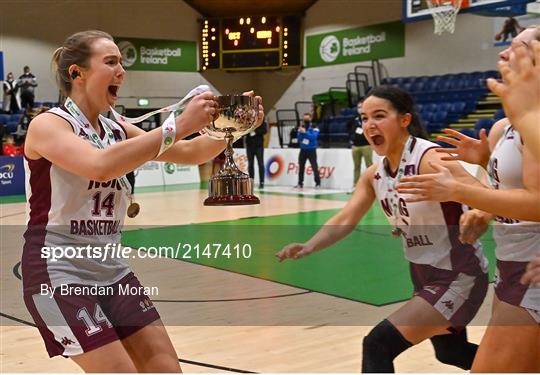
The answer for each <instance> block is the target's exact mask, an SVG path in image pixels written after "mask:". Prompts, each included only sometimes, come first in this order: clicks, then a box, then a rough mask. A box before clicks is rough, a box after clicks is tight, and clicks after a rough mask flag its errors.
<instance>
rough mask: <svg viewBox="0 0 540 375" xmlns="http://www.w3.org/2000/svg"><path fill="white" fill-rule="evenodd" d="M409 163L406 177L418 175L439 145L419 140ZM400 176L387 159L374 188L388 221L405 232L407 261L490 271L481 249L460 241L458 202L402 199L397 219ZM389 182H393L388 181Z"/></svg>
mask: <svg viewBox="0 0 540 375" xmlns="http://www.w3.org/2000/svg"><path fill="white" fill-rule="evenodd" d="M410 147H411V150H410V157H409V160H405V161H404V163H405V167H404V175H405V176H411V175H416V174H418V171H419V169H420V162H421V160H422V157H423V156H424V154H425V153H426V151H428V150H429V149H431V148H434V147H438V145H437V144H435V143H432V142H429V141H426V140H424V139H420V138H415V139H414V140H413V142H412V143H411V146H410ZM396 174H397V173H392V171H390V170H389V166H388V163H387V160H386V158H383V160H382V161H381V163H380V164H379V166H378V169H377V171H376V172H375V178H374V179H373V188H374V190H375V194H376V196H377V199H378V200H379V202H380V205H381V207H382V209H383V211H384V214H385V216H386V217H387V219H388V221H389V222H390V223H391V224H392V225H394V223H397V225H398V226H399V228H400V229H401V230H402V232H403V235H402V237H403V246H404V250H405V257H406V258H407V259H408V260H409V261H411V262H413V263H417V264H428V265H431V266H433V267H436V268H442V269H446V270H454V271H459V272H464V273H470V274H473V273H477V272H478V271H479V270H481V271H484V272H485V270H486V269H487V260H486V258H485V257H484V255H483V254H482V251H481V245H480V243H479V242H477V243H476V244H475V245H474V246H471V245H465V244H462V243H461V242H460V241H459V239H458V236H459V217H460V216H461V214H462V213H463V209H462V205H461V204H459V203H456V202H442V203H439V202H418V203H406V202H405V199H406V198H408V197H409V195H407V194H399V195H398V209H397V210H396V215H397V217H394V211H393V210H392V207H391V204H390V201H391V200H390V197H391V196H392V195H393V194H395V192H394V191H393V189H389V188H388V186H391V185H392V183H389V182H395V178H396ZM388 179H389V180H390V181H388Z"/></svg>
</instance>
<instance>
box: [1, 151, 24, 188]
mask: <svg viewBox="0 0 540 375" xmlns="http://www.w3.org/2000/svg"><path fill="white" fill-rule="evenodd" d="M24 181H25V180H24V164H23V157H22V156H13V157H12V156H0V195H23V194H24V193H25V189H24V183H25V182H24Z"/></svg>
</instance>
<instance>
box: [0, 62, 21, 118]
mask: <svg viewBox="0 0 540 375" xmlns="http://www.w3.org/2000/svg"><path fill="white" fill-rule="evenodd" d="M2 88H3V91H4V99H3V102H2V110H3V111H4V112H6V113H19V110H20V104H19V98H18V97H17V81H16V80H15V78H14V77H13V73H11V72H9V73H8V74H7V77H6V80H5V81H4V83H3V84H2Z"/></svg>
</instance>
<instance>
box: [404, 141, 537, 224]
mask: <svg viewBox="0 0 540 375" xmlns="http://www.w3.org/2000/svg"><path fill="white" fill-rule="evenodd" d="M428 154H429V151H428V153H427V154H426V157H427V155H428ZM422 162H424V161H422ZM428 163H429V164H430V166H431V167H432V168H433V169H434V172H435V173H427V174H421V175H417V176H407V177H403V178H402V179H401V183H400V184H398V186H397V189H398V191H399V192H400V193H402V194H412V195H414V197H412V198H408V199H406V201H407V202H421V201H439V202H446V201H455V202H460V203H463V204H466V205H469V206H471V207H474V208H477V209H479V210H482V211H486V212H490V213H492V214H495V215H498V216H503V217H508V218H512V219H518V220H530V221H540V162H539V161H538V160H535V159H534V158H533V157H532V156H531V153H530V151H529V150H528V149H527V148H524V149H523V165H522V168H523V173H522V174H523V186H524V188H522V189H504V190H497V189H490V188H488V187H485V186H483V185H481V184H480V183H479V182H478V183H469V182H467V181H462V180H460V179H459V176H457V173H456V172H455V171H454V170H451V169H449V168H448V167H447V166H444V165H442V161H441V162H438V163H437V162H432V161H428Z"/></svg>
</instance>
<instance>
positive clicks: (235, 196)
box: [204, 171, 261, 206]
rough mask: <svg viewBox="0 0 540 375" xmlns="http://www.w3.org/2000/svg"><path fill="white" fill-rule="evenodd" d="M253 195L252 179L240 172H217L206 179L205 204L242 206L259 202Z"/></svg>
mask: <svg viewBox="0 0 540 375" xmlns="http://www.w3.org/2000/svg"><path fill="white" fill-rule="evenodd" d="M259 203H261V201H260V200H259V198H257V197H256V196H255V195H253V181H252V180H251V178H250V177H249V176H248V175H247V174H245V173H242V172H239V171H235V172H234V173H224V174H221V175H220V174H218V175H217V176H212V177H211V178H210V180H209V181H208V198H206V200H205V201H204V205H205V206H243V205H250V204H259Z"/></svg>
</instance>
